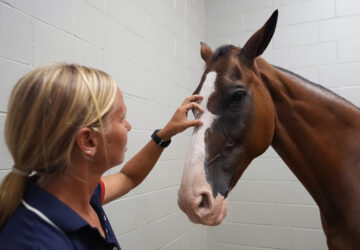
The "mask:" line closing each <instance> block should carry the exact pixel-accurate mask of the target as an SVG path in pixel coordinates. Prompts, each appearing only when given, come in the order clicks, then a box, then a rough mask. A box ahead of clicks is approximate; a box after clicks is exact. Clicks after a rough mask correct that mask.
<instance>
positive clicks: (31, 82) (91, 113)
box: [0, 64, 117, 229]
mask: <svg viewBox="0 0 360 250" xmlns="http://www.w3.org/2000/svg"><path fill="white" fill-rule="evenodd" d="M116 90H117V86H116V83H115V81H114V80H113V79H112V78H111V77H110V76H109V75H108V74H106V73H105V72H103V71H100V70H97V69H93V68H88V67H85V66H80V65H74V64H70V65H69V64H52V65H47V66H44V67H41V68H38V69H35V70H33V71H31V72H29V73H28V74H26V75H25V76H24V77H22V78H21V79H20V80H19V81H18V82H17V84H16V85H15V87H14V89H13V91H12V94H11V97H10V100H9V106H8V113H7V117H6V123H5V138H6V143H7V146H8V148H9V151H10V153H11V155H12V157H13V160H14V166H15V168H16V169H19V170H21V171H25V172H28V173H31V172H32V171H36V172H37V173H39V174H41V175H44V176H46V175H52V174H54V173H55V174H56V173H59V172H61V171H67V170H69V169H70V168H71V154H72V151H73V148H74V145H75V140H76V136H75V135H76V133H77V132H78V131H79V129H80V128H82V127H92V128H94V129H97V130H99V131H100V132H104V126H103V122H102V118H103V117H104V116H105V114H106V113H107V112H108V111H109V110H110V108H111V106H112V105H113V103H114V101H115V96H116ZM27 181H28V177H27V176H21V175H19V174H15V173H14V172H10V173H9V174H8V175H7V176H6V177H5V178H4V180H3V181H2V183H1V186H0V229H1V228H2V227H3V226H4V225H5V223H6V221H7V220H8V219H9V218H10V216H11V215H12V214H13V212H14V211H15V209H16V208H17V207H18V205H19V204H20V202H21V199H22V196H23V194H24V191H25V188H26V185H27Z"/></svg>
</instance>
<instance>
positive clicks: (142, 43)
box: [0, 0, 206, 250]
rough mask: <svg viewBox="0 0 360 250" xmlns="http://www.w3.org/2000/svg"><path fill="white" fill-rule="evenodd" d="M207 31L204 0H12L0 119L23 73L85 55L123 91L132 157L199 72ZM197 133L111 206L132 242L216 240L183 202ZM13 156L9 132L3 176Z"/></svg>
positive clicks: (138, 245)
mask: <svg viewBox="0 0 360 250" xmlns="http://www.w3.org/2000/svg"><path fill="white" fill-rule="evenodd" d="M204 39H205V2H204V0H151V1H149V0H136V1H135V0H121V1H120V0H89V1H85V0H61V1H60V0H52V1H49V0H26V1H24V0H2V1H0V76H1V83H0V129H1V131H3V127H4V121H5V118H6V110H7V102H8V98H9V95H10V91H11V89H12V87H13V86H14V84H15V82H16V81H17V80H18V79H19V78H20V77H21V76H22V75H24V74H25V73H26V72H28V71H29V70H31V69H33V68H36V67H38V66H41V65H44V64H46V63H49V62H54V61H65V62H73V63H79V64H83V65H87V66H91V67H96V68H99V69H102V70H104V71H106V72H108V73H109V74H110V75H112V76H113V77H114V78H115V80H116V81H117V83H118V86H119V87H120V89H121V90H122V91H123V93H124V96H125V103H126V105H127V107H128V115H127V118H128V120H129V121H130V123H131V124H132V131H131V132H130V134H129V145H128V149H129V150H128V152H127V156H126V159H129V158H130V157H131V156H132V155H134V154H135V153H136V152H137V151H138V150H139V149H140V148H141V147H142V146H143V145H144V144H145V143H146V142H147V141H148V140H149V139H150V134H151V133H152V131H153V130H154V129H156V128H161V127H162V126H164V125H165V123H166V122H167V121H168V119H170V118H171V116H172V114H173V113H174V112H175V109H176V108H177V107H178V106H179V105H180V104H181V103H182V101H183V99H184V98H185V97H186V96H188V95H189V94H191V93H192V91H193V89H194V88H195V85H197V83H198V82H199V79H200V76H201V71H202V67H203V62H202V61H201V60H200V56H199V50H200V45H199V42H200V41H202V40H204ZM190 134H191V131H187V132H186V133H184V134H182V135H178V136H176V137H175V138H174V140H173V143H172V145H171V146H170V147H169V149H166V150H165V153H164V154H163V156H162V157H161V159H160V161H159V163H158V164H157V166H156V167H155V169H154V170H153V172H152V173H151V174H150V176H149V178H148V179H147V180H146V181H145V182H144V183H143V184H141V185H140V186H139V187H138V188H137V189H136V190H134V191H133V192H131V193H129V194H128V195H126V197H124V198H122V199H120V200H118V201H115V202H113V203H112V204H109V205H106V206H105V209H106V211H107V213H108V215H109V218H110V219H111V221H112V226H113V228H114V230H115V233H116V235H117V237H118V240H119V242H120V245H121V246H122V247H123V249H127V250H131V249H133V250H135V249H136V250H138V249H164V250H165V249H167V250H170V249H179V250H180V249H181V250H183V249H199V250H205V249H206V230H205V228H204V227H201V226H198V225H193V224H191V223H190V222H189V220H188V219H187V218H186V217H185V215H184V214H183V213H182V212H180V210H179V209H178V206H177V203H176V201H177V191H178V186H179V183H180V179H181V174H182V168H183V161H184V158H185V154H186V148H187V145H188V139H189V137H190ZM11 166H12V160H11V157H10V155H9V153H8V151H7V149H6V147H5V142H4V136H3V132H1V136H0V179H2V178H3V176H4V175H5V174H6V173H7V172H8V171H9V169H10V168H11ZM119 169H120V168H119V167H118V168H116V169H114V170H112V171H118V170H119Z"/></svg>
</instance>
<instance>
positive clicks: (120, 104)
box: [114, 88, 126, 113]
mask: <svg viewBox="0 0 360 250" xmlns="http://www.w3.org/2000/svg"><path fill="white" fill-rule="evenodd" d="M114 108H115V109H114V112H116V113H124V112H126V106H125V102H124V97H123V94H122V93H121V91H120V89H119V88H118V89H117V92H116V97H115V102H114Z"/></svg>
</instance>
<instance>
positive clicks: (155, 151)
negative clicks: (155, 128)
mask: <svg viewBox="0 0 360 250" xmlns="http://www.w3.org/2000/svg"><path fill="white" fill-rule="evenodd" d="M201 99H202V97H201V96H199V95H192V96H190V97H188V98H186V99H185V101H184V102H183V104H182V105H181V106H180V107H179V108H178V109H177V110H176V112H175V114H174V115H173V117H172V118H171V119H170V121H169V122H168V123H167V124H166V126H165V127H164V128H163V129H161V130H160V131H159V132H158V136H159V137H160V138H161V139H163V140H168V139H170V138H171V137H173V136H174V135H176V134H178V133H180V132H182V131H184V130H185V129H187V128H189V127H196V126H199V125H201V121H200V120H188V119H187V113H188V111H189V110H190V109H197V110H199V111H200V112H203V110H202V109H201V107H200V105H198V104H197V103H196V102H195V101H198V100H201ZM163 150H164V148H163V147H160V146H159V145H157V144H156V143H155V142H154V141H153V140H151V141H149V142H148V143H147V144H146V145H145V146H144V147H143V148H142V149H141V150H140V151H139V152H138V153H137V154H136V155H135V156H134V157H133V158H132V159H130V160H129V161H128V162H127V163H126V164H125V165H124V167H123V168H122V169H121V171H120V172H118V173H115V174H111V175H107V176H105V177H103V178H102V181H103V182H104V185H105V195H104V200H103V204H106V203H108V202H110V201H113V200H115V199H117V198H119V197H121V196H123V195H124V194H126V193H127V192H129V191H130V190H131V189H133V188H134V187H136V186H137V185H139V184H140V183H141V182H142V181H143V180H144V179H145V177H146V176H147V175H148V174H149V173H150V171H151V169H152V168H153V167H154V165H155V164H156V162H157V161H158V159H159V157H160V155H161V153H162V152H163Z"/></svg>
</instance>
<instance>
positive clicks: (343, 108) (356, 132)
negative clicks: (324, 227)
mask: <svg viewBox="0 0 360 250" xmlns="http://www.w3.org/2000/svg"><path fill="white" fill-rule="evenodd" d="M271 69H272V70H271V72H270V71H264V72H262V73H261V75H262V78H263V80H264V82H265V85H266V87H267V89H268V90H269V92H270V95H271V97H272V100H273V103H274V105H275V109H276V126H275V135H274V139H273V142H272V146H273V148H274V149H275V150H276V152H277V153H278V154H279V155H280V157H281V158H282V159H283V160H284V161H285V163H286V164H287V165H288V166H289V168H290V169H291V170H292V172H293V173H294V174H295V175H296V176H297V177H298V179H299V180H300V181H301V182H302V184H303V185H304V186H305V187H306V188H307V189H308V191H309V192H310V194H311V195H312V196H313V198H314V199H315V201H316V202H317V204H318V205H319V207H320V209H321V212H322V214H323V215H324V214H325V216H326V214H327V213H329V214H334V213H338V212H339V213H340V214H339V216H341V213H342V212H344V208H345V207H346V206H348V205H349V203H351V202H352V196H357V195H360V188H358V184H357V183H358V182H359V176H360V166H358V163H360V154H359V153H358V152H359V150H360V111H359V110H358V109H357V108H355V107H354V106H353V105H351V104H350V103H348V102H346V101H344V100H343V99H341V98H340V97H337V96H336V95H335V94H333V93H331V92H330V91H328V90H325V89H322V88H321V87H319V86H315V85H313V84H311V83H309V82H307V81H306V80H305V79H302V78H301V77H298V76H296V75H293V74H291V73H289V72H286V71H284V70H280V69H275V68H272V67H271ZM266 72H267V73H266ZM359 197H360V196H357V199H358V198H359ZM352 205H354V204H352ZM355 206H356V207H357V208H360V204H356V205H355Z"/></svg>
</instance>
